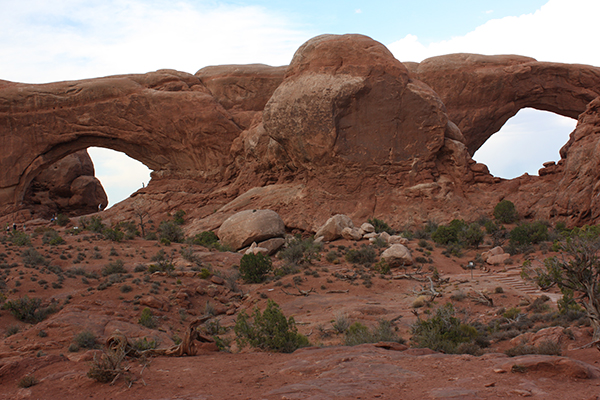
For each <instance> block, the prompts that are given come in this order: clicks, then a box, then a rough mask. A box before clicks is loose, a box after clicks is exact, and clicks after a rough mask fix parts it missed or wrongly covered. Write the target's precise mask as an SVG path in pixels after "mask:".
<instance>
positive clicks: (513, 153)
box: [473, 108, 577, 179]
mask: <svg viewBox="0 0 600 400" xmlns="http://www.w3.org/2000/svg"><path fill="white" fill-rule="evenodd" d="M576 124H577V120H575V119H572V118H568V117H564V116H561V115H558V114H555V113H552V112H548V111H540V110H536V109H533V108H523V109H521V110H520V111H519V112H518V113H517V114H516V115H515V116H514V117H512V118H510V119H509V120H508V121H507V122H506V123H505V124H504V125H503V126H502V129H500V130H499V131H498V132H496V133H494V134H493V135H492V136H491V137H490V138H489V139H488V140H487V141H486V142H485V143H484V144H483V145H482V146H481V147H480V148H479V149H478V150H477V151H476V152H475V154H474V155H473V159H474V160H476V161H477V162H479V163H483V164H485V165H487V166H488V169H489V171H490V173H491V174H492V175H494V176H497V177H500V178H506V179H512V178H516V177H518V176H521V175H523V174H525V173H528V174H529V175H538V170H539V169H540V168H542V167H543V165H542V164H543V163H545V162H547V161H558V160H559V159H560V155H559V151H560V148H561V147H562V146H563V145H564V144H565V143H567V141H568V140H569V134H570V133H571V132H572V131H573V130H574V129H575V126H576Z"/></svg>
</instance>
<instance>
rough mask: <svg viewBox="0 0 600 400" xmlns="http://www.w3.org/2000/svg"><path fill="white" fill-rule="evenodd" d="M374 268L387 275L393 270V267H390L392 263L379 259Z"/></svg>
mask: <svg viewBox="0 0 600 400" xmlns="http://www.w3.org/2000/svg"><path fill="white" fill-rule="evenodd" d="M373 269H374V270H375V271H377V272H379V273H380V274H383V275H385V274H388V273H389V272H390V271H391V269H392V267H390V264H389V263H388V262H387V261H385V260H379V261H378V262H377V263H376V264H375V265H373Z"/></svg>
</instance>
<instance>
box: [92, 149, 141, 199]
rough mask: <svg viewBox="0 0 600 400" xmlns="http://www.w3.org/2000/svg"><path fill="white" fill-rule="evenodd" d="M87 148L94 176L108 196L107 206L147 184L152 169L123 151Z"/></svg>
mask: <svg viewBox="0 0 600 400" xmlns="http://www.w3.org/2000/svg"><path fill="white" fill-rule="evenodd" d="M87 150H88V154H89V155H90V157H91V159H92V161H93V162H94V167H95V170H96V178H98V179H99V180H100V182H101V183H102V186H103V187H104V191H105V192H106V195H107V197H108V208H110V207H112V206H114V205H115V204H117V203H119V202H121V201H122V200H125V199H126V198H128V197H129V196H130V195H131V194H132V193H134V192H135V191H136V190H138V189H140V188H142V187H144V186H147V185H148V182H149V181H150V173H151V172H152V170H151V169H149V168H148V167H147V166H146V165H144V164H142V163H141V162H139V161H137V160H135V159H133V158H131V157H129V156H128V155H127V154H125V153H122V152H119V151H115V150H111V149H107V148H103V147H89V148H88V149H87Z"/></svg>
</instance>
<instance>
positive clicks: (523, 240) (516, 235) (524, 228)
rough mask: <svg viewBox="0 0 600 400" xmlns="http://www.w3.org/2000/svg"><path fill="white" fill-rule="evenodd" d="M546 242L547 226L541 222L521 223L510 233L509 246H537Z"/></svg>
mask: <svg viewBox="0 0 600 400" xmlns="http://www.w3.org/2000/svg"><path fill="white" fill-rule="evenodd" d="M545 240H548V226H547V225H546V224H545V223H543V222H541V221H534V222H531V223H528V222H526V223H523V224H521V225H519V226H517V227H515V228H514V229H513V230H512V231H510V244H511V245H514V246H519V245H529V244H537V243H540V242H543V241H545Z"/></svg>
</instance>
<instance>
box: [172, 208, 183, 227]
mask: <svg viewBox="0 0 600 400" xmlns="http://www.w3.org/2000/svg"><path fill="white" fill-rule="evenodd" d="M184 216H185V211H183V210H178V211H177V212H176V213H175V215H174V216H173V222H175V223H176V224H177V225H183V223H184V222H185V221H184V219H183V217H184Z"/></svg>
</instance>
